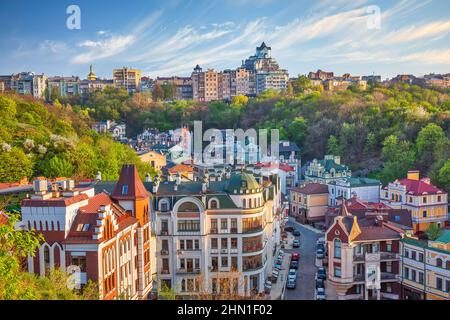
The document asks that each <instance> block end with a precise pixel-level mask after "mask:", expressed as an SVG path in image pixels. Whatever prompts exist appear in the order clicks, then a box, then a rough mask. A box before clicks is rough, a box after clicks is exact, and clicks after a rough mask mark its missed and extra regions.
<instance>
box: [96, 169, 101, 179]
mask: <svg viewBox="0 0 450 320" xmlns="http://www.w3.org/2000/svg"><path fill="white" fill-rule="evenodd" d="M95 180H96V181H102V173H101V172H100V171H97V175H96V176H95Z"/></svg>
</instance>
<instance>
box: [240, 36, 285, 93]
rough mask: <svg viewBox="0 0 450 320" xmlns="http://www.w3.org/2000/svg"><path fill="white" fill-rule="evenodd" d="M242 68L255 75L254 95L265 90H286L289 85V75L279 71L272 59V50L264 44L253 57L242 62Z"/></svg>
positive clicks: (281, 70) (276, 63)
mask: <svg viewBox="0 0 450 320" xmlns="http://www.w3.org/2000/svg"><path fill="white" fill-rule="evenodd" d="M242 67H243V68H245V69H247V70H248V71H251V72H252V73H253V74H254V75H255V89H256V90H255V94H256V95H259V94H261V93H263V92H264V91H266V90H280V91H281V90H286V89H287V87H288V85H289V73H288V72H287V70H283V69H280V67H279V65H278V62H277V61H276V60H275V59H274V58H272V48H271V47H268V46H267V45H266V44H265V43H264V42H263V43H262V44H261V46H259V47H257V48H256V53H255V55H253V56H251V57H249V58H248V59H247V60H245V61H244V62H243V64H242Z"/></svg>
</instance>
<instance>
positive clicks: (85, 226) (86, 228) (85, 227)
mask: <svg viewBox="0 0 450 320" xmlns="http://www.w3.org/2000/svg"><path fill="white" fill-rule="evenodd" d="M89 226H90V225H89V224H85V225H83V230H82V231H83V232H86V231H88V230H89Z"/></svg>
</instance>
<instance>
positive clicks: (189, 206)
mask: <svg viewBox="0 0 450 320" xmlns="http://www.w3.org/2000/svg"><path fill="white" fill-rule="evenodd" d="M178 212H200V210H199V208H198V206H197V205H196V204H195V203H193V202H184V203H182V204H181V206H180V207H179V208H178Z"/></svg>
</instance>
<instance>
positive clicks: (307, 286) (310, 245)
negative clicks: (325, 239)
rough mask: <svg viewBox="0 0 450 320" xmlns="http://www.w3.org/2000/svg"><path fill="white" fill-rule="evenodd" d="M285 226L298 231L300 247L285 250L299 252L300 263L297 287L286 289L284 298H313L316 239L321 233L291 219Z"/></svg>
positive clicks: (315, 269)
mask: <svg viewBox="0 0 450 320" xmlns="http://www.w3.org/2000/svg"><path fill="white" fill-rule="evenodd" d="M286 225H287V226H290V227H294V228H296V229H297V230H298V231H300V233H301V236H300V237H299V239H300V248H294V249H289V250H285V252H286V253H294V252H297V253H300V263H299V268H298V270H297V272H298V273H297V287H296V289H295V290H289V289H286V293H285V296H284V299H285V300H314V292H315V274H316V271H317V267H316V266H315V258H316V241H317V239H319V238H320V237H322V236H323V233H319V232H316V231H313V229H312V228H310V227H308V226H303V225H301V224H299V223H297V222H296V221H295V220H293V219H289V222H288V223H287V224H286Z"/></svg>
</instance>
